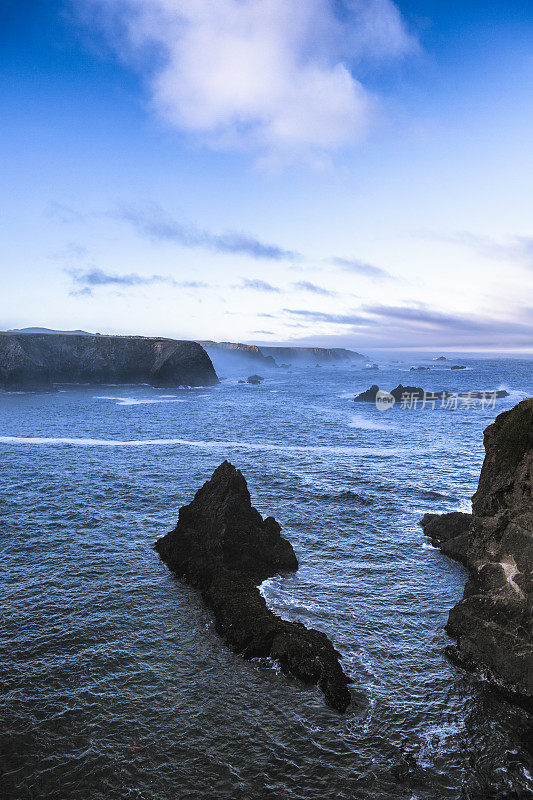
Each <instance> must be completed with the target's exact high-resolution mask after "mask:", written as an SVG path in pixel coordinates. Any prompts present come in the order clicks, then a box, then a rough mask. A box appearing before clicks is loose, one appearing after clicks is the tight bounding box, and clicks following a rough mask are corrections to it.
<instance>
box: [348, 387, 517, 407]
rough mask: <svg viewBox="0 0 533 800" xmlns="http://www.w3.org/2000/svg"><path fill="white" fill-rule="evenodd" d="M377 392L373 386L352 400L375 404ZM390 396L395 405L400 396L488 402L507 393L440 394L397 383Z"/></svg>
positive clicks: (420, 399) (446, 392)
mask: <svg viewBox="0 0 533 800" xmlns="http://www.w3.org/2000/svg"><path fill="white" fill-rule="evenodd" d="M378 392H379V386H377V385H376V384H373V386H371V387H370V388H369V389H366V390H365V391H364V392H361V394H358V395H356V397H354V400H355V401H356V402H357V403H375V402H376V395H377V393H378ZM390 394H391V395H392V396H393V397H394V399H395V401H396V402H397V403H398V402H401V399H402V396H403V395H406V394H407V395H409V396H410V397H414V398H416V399H418V400H419V401H423V399H424V395H426V396H427V395H432V396H433V397H434V398H436V400H437V401H439V400H446V399H447V398H450V397H453V396H454V395H455V394H456V395H457V397H458V398H459V400H462V399H471V400H481V399H482V398H484V399H485V400H486V401H487V402H488V401H489V400H490V399H491V398H492V397H493V396H494V397H495V398H501V397H507V396H508V395H509V392H506V391H505V389H498V391H490V390H488V389H487V390H486V391H483V392H480V391H475V392H450V391H447V390H445V389H441V391H440V392H433V391H431V390H430V389H422V388H420V386H403V385H402V384H401V383H399V384H398V386H397V387H396V388H395V389H391V391H390Z"/></svg>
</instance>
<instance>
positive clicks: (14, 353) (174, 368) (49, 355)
mask: <svg viewBox="0 0 533 800" xmlns="http://www.w3.org/2000/svg"><path fill="white" fill-rule="evenodd" d="M56 383H93V384H98V383H149V384H151V385H152V386H160V387H175V386H211V385H213V384H216V383H218V378H217V375H216V373H215V370H214V368H213V365H212V363H211V361H210V359H209V356H208V355H207V353H206V352H205V350H204V349H203V348H202V347H201V346H200V345H199V344H197V343H196V342H182V341H177V340H173V339H155V338H154V339H152V338H144V337H141V336H91V335H87V336H86V335H75V334H52V333H43V334H38V333H0V388H2V389H6V390H10V391H42V390H51V389H53V388H54V384H56Z"/></svg>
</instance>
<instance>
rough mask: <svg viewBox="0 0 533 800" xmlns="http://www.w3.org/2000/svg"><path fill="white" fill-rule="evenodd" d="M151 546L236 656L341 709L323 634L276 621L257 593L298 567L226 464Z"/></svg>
mask: <svg viewBox="0 0 533 800" xmlns="http://www.w3.org/2000/svg"><path fill="white" fill-rule="evenodd" d="M155 547H156V550H157V552H158V553H159V555H160V556H161V558H162V559H163V561H164V562H165V563H166V564H167V566H168V567H169V568H170V569H171V570H172V571H173V572H175V573H176V574H177V575H179V576H181V577H184V578H185V579H186V580H187V581H188V582H189V583H190V584H192V585H193V586H195V587H196V588H197V589H199V591H200V592H201V594H202V597H203V599H204V601H205V603H206V605H208V606H209V608H211V610H212V611H213V614H214V617H215V626H216V630H217V632H218V633H219V634H220V635H221V636H222V637H223V638H224V639H225V640H226V641H227V643H228V644H229V645H230V646H231V648H232V649H233V650H234V651H235V652H236V653H240V654H241V655H242V656H244V657H245V658H254V657H257V656H270V657H271V658H273V659H275V660H277V661H278V662H279V663H280V665H281V667H282V669H283V670H284V671H286V672H288V673H291V674H292V675H295V676H296V677H297V678H299V679H300V680H302V681H304V682H305V683H312V684H317V685H318V686H319V687H320V688H321V689H322V691H323V692H324V695H325V698H326V702H327V703H328V705H330V706H331V707H332V708H335V709H336V710H337V711H340V712H343V711H345V710H346V708H347V706H348V705H349V703H350V693H349V691H348V683H349V679H348V678H347V676H346V675H345V674H344V672H343V670H342V667H341V665H340V663H339V657H340V656H339V653H338V652H337V651H336V650H335V648H334V647H333V645H332V644H331V642H330V641H329V639H328V638H327V636H326V635H325V634H324V633H321V632H319V631H316V630H313V629H309V628H306V627H305V625H303V624H302V623H299V622H287V621H285V620H283V619H281V617H279V616H277V614H274V613H273V612H272V611H270V609H269V608H268V607H267V605H266V602H265V600H264V598H263V597H262V595H261V594H260V592H259V589H258V588H257V586H258V584H259V583H261V582H262V581H264V580H265V579H266V578H268V577H271V576H273V575H277V574H279V573H282V572H288V571H294V570H296V569H298V561H297V559H296V556H295V554H294V550H293V548H292V546H291V544H290V543H289V542H288V541H287V540H286V539H284V538H283V537H282V536H281V528H280V526H279V524H278V523H277V522H276V520H275V519H273V517H267V518H266V519H264V520H263V518H262V517H261V515H260V514H259V512H258V511H257V510H256V509H255V508H253V506H252V504H251V500H250V494H249V492H248V487H247V485H246V481H245V479H244V477H243V476H242V474H241V472H240V471H239V470H236V469H235V467H234V466H233V465H232V464H230V463H229V462H227V461H224V463H223V464H221V465H220V466H219V467H218V468H217V469H216V470H215V472H214V473H213V476H212V478H211V479H210V480H209V481H207V483H205V484H204V485H203V486H202V488H201V489H199V490H198V491H197V492H196V495H195V496H194V499H193V501H192V502H191V503H190V504H189V505H187V506H183V508H181V509H180V512H179V520H178V524H177V525H176V527H175V529H174V530H173V531H171V532H170V533H168V534H167V535H166V536H164V537H163V538H162V539H159V540H158V541H157V543H156V545H155Z"/></svg>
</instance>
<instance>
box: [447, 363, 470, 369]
mask: <svg viewBox="0 0 533 800" xmlns="http://www.w3.org/2000/svg"><path fill="white" fill-rule="evenodd" d="M450 369H466V367H463V366H462V365H461V364H454V366H453V367H450Z"/></svg>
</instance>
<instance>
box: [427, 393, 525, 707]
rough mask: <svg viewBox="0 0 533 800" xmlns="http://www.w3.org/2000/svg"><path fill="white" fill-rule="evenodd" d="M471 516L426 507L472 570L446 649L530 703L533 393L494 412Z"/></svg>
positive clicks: (438, 533)
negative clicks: (438, 512)
mask: <svg viewBox="0 0 533 800" xmlns="http://www.w3.org/2000/svg"><path fill="white" fill-rule="evenodd" d="M484 444H485V451H486V453H485V460H484V462H483V467H482V470H481V475H480V479H479V485H478V488H477V491H476V493H475V494H474V496H473V498H472V511H473V513H472V515H469V514H457V513H452V514H443V515H434V514H426V516H425V517H424V518H423V520H422V523H421V524H422V525H423V527H424V532H425V533H427V534H428V536H430V538H431V540H432V541H433V542H434V543H435V544H438V545H439V546H440V547H441V549H442V551H443V552H445V553H446V554H447V555H449V556H451V557H452V558H456V559H458V560H460V561H462V562H463V563H464V564H466V566H467V567H468V569H469V570H470V577H469V579H468V581H467V583H466V586H465V591H464V595H463V599H462V600H461V601H460V602H459V603H457V605H456V606H455V607H454V608H453V609H452V610H451V611H450V614H449V618H448V624H447V626H446V630H447V631H448V633H449V634H450V635H451V636H453V637H454V638H455V639H456V640H457V644H456V645H455V646H453V647H452V646H451V647H448V648H447V654H448V655H449V656H450V657H451V658H452V659H453V660H454V661H456V662H457V663H460V664H461V665H462V666H465V667H467V668H469V669H475V670H477V671H481V672H483V673H485V674H486V675H487V677H488V678H489V679H490V680H492V681H493V682H494V683H495V684H496V685H497V686H499V687H500V688H503V689H505V690H506V691H508V692H510V693H512V694H513V695H515V696H517V697H518V698H520V699H521V701H525V702H527V703H529V704H530V707H531V708H533V499H532V498H533V399H529V400H523V401H522V402H521V403H519V404H518V405H517V406H515V407H514V408H513V409H511V410H510V411H505V412H504V413H503V414H499V415H498V417H496V420H495V422H494V423H493V424H492V425H489V427H488V428H487V429H486V431H485V437H484Z"/></svg>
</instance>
